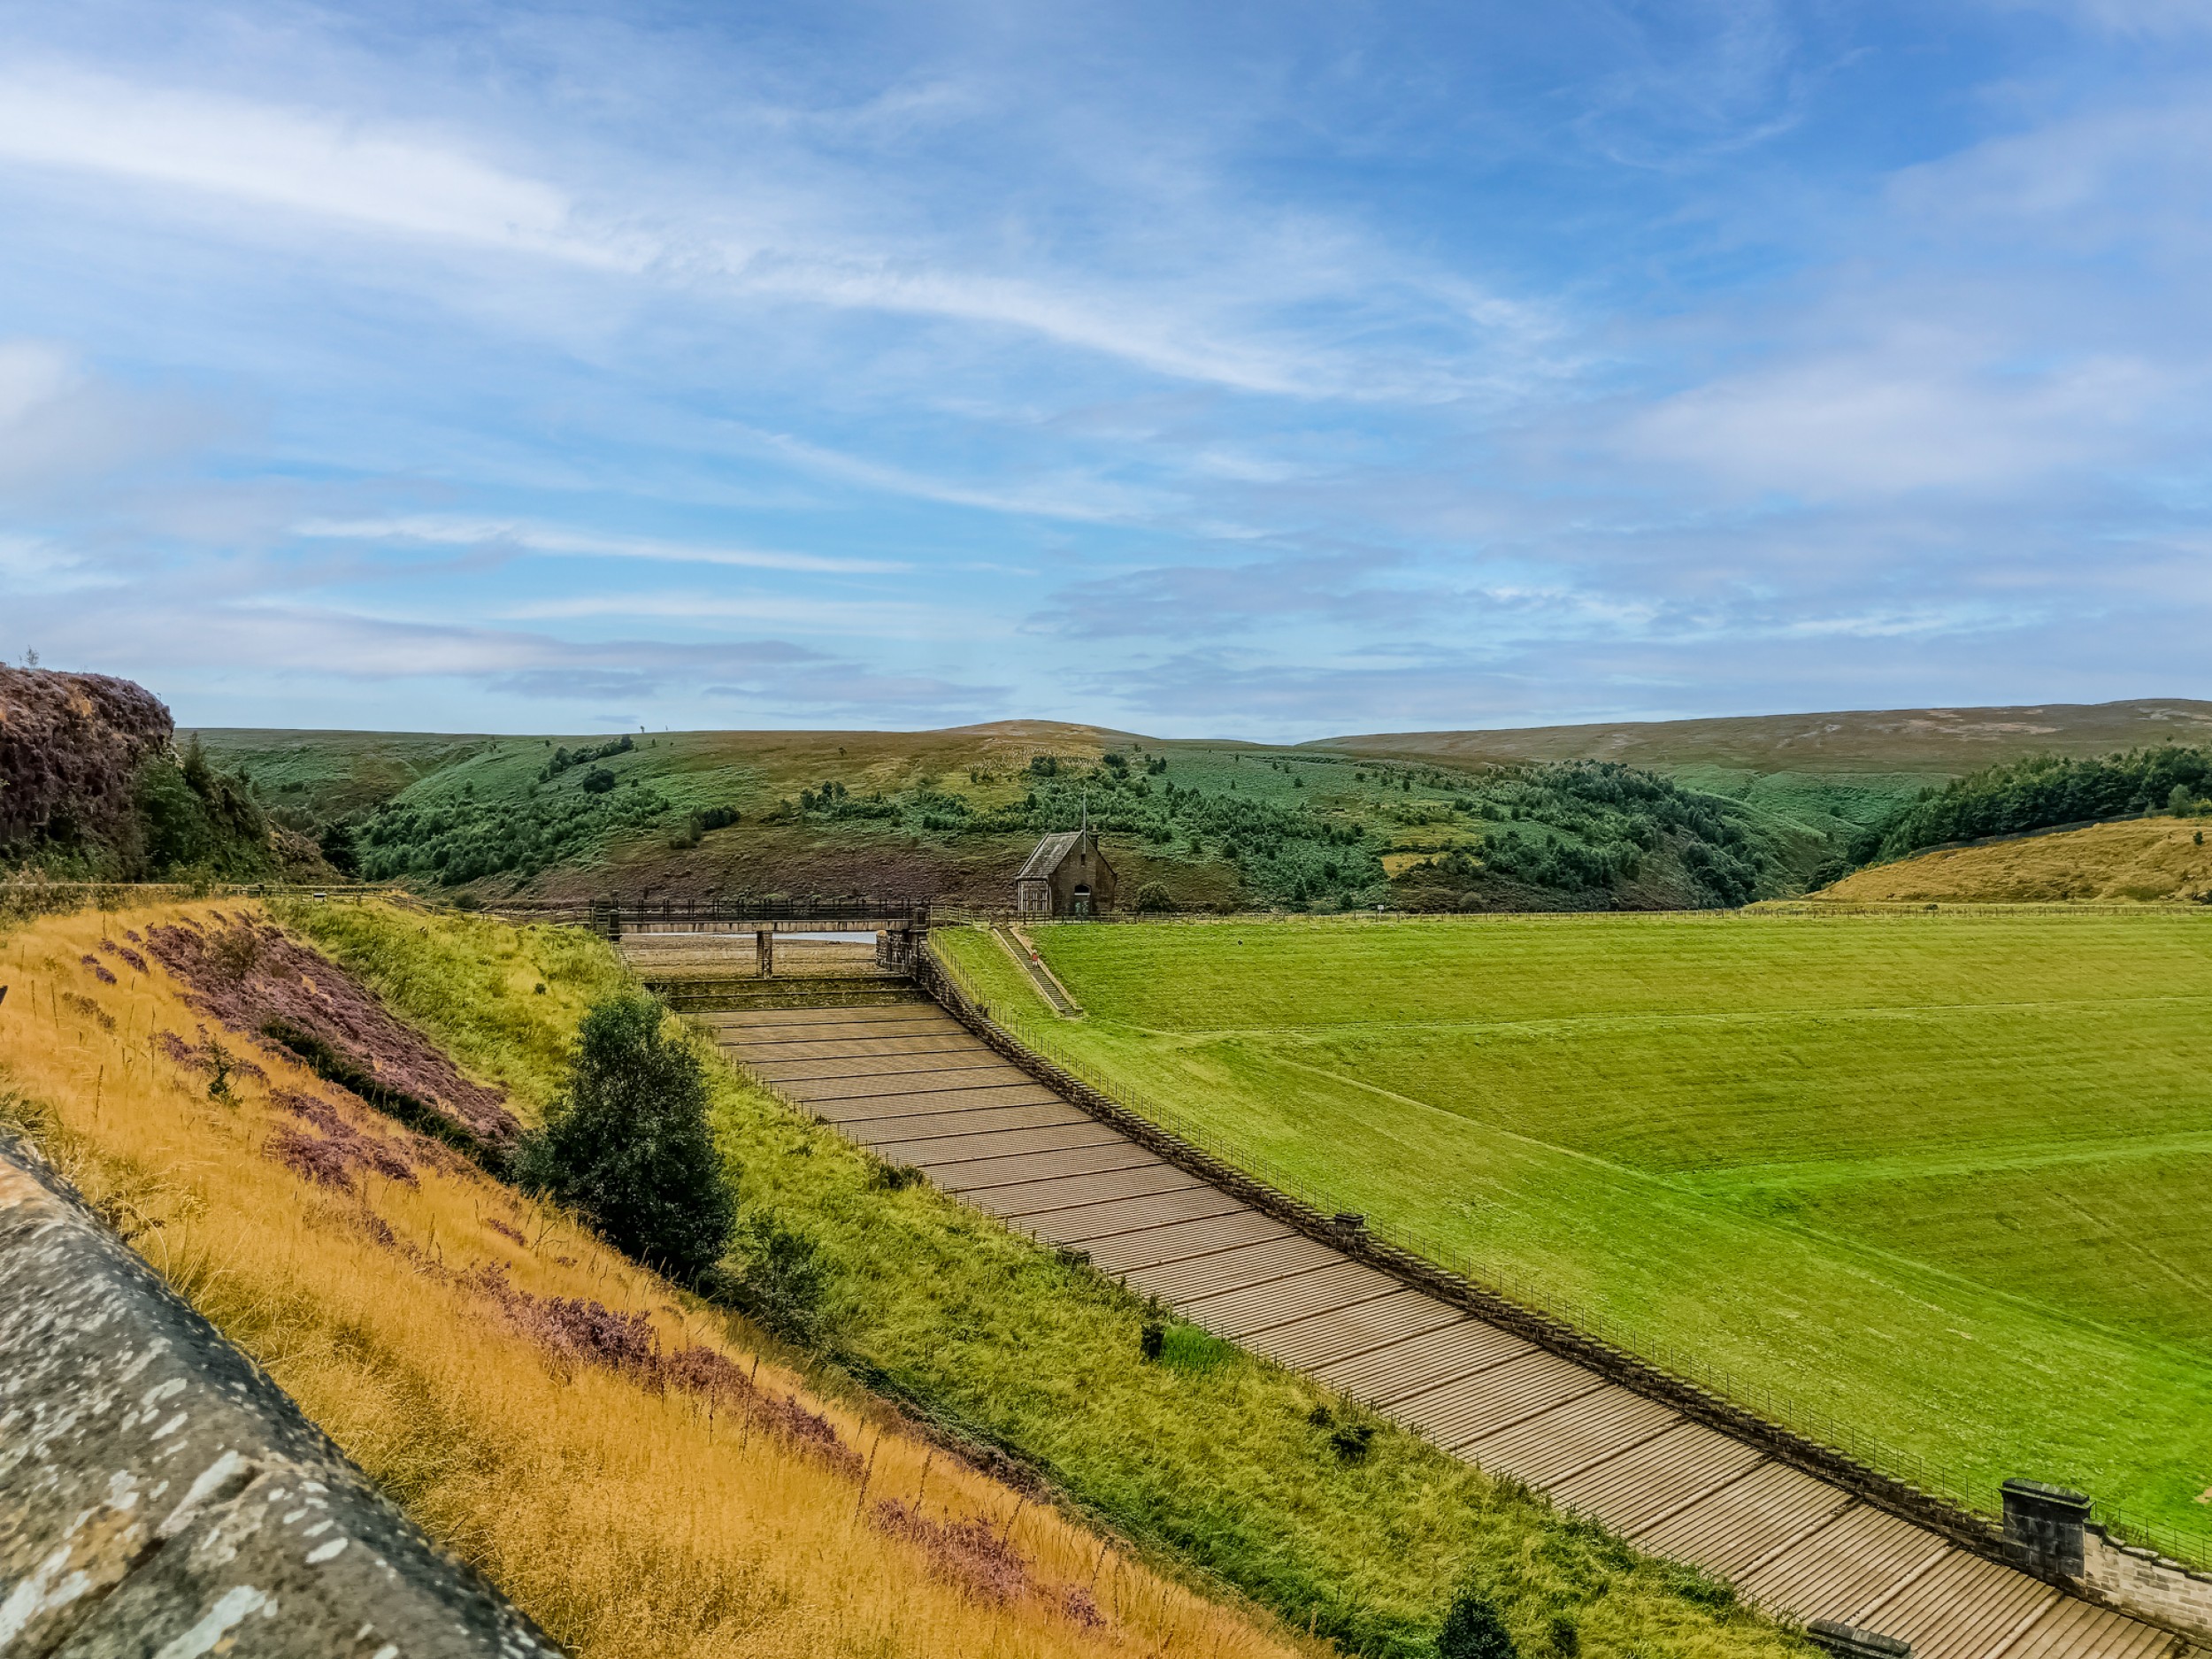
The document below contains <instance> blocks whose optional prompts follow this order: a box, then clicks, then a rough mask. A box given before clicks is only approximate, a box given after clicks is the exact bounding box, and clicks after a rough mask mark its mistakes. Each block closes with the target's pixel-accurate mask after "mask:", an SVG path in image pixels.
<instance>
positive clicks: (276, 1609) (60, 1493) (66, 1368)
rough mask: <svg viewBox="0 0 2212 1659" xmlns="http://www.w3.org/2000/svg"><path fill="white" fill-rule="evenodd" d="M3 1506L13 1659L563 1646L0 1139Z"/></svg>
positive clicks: (4, 1629)
mask: <svg viewBox="0 0 2212 1659" xmlns="http://www.w3.org/2000/svg"><path fill="white" fill-rule="evenodd" d="M0 1493H4V1494H5V1499H4V1502H0V1643H4V1644H5V1646H6V1647H7V1651H8V1653H9V1654H10V1655H11V1656H12V1659H14V1656H16V1655H28V1656H29V1659H45V1656H46V1655H54V1654H57V1653H62V1652H66V1653H77V1652H80V1651H88V1650H96V1651H100V1652H143V1653H152V1652H155V1651H156V1650H159V1651H161V1652H164V1653H193V1654H201V1653H206V1652H209V1651H211V1650H213V1649H214V1648H215V1647H217V1645H218V1644H220V1647H221V1650H222V1651H224V1652H226V1653H227V1654H230V1655H233V1659H310V1656H311V1655H312V1656H313V1659H324V1656H325V1655H348V1656H349V1659H401V1656H402V1655H404V1656H405V1659H480V1656H482V1659H491V1656H496V1659H541V1656H549V1655H557V1654H558V1653H559V1652H560V1649H559V1648H558V1647H557V1646H556V1645H555V1644H554V1643H553V1641H552V1640H550V1639H549V1638H548V1637H547V1636H546V1635H545V1634H544V1632H541V1630H539V1629H538V1628H537V1626H536V1625H535V1624H533V1623H532V1622H531V1621H530V1620H529V1619H528V1618H527V1617H525V1616H524V1615H523V1614H522V1613H521V1612H519V1611H518V1609H516V1608H515V1607H514V1606H513V1605H512V1604H511V1602H509V1601H507V1600H506V1599H505V1597H503V1596H502V1595H501V1594H499V1593H498V1592H497V1591H496V1590H495V1589H493V1588H492V1587H491V1586H488V1584H486V1583H485V1582H484V1581H483V1580H482V1579H481V1578H479V1577H478V1576H477V1575H476V1574H475V1573H474V1572H473V1571H471V1570H470V1569H469V1568H468V1567H466V1566H465V1565H463V1564H462V1563H459V1562H457V1561H456V1560H454V1559H452V1558H451V1557H450V1556H449V1555H445V1554H444V1553H443V1552H442V1551H441V1550H440V1549H438V1548H437V1547H436V1546H435V1545H434V1544H433V1543H432V1542H431V1541H430V1540H429V1539H428V1538H427V1537H426V1536H425V1535H424V1534H423V1533H422V1532H421V1531H420V1530H419V1529H418V1528H417V1527H416V1526H415V1525H413V1523H411V1521H409V1520H408V1519H407V1518H406V1517H404V1516H403V1515H401V1514H400V1512H399V1511H398V1510H397V1509H396V1508H394V1507H393V1505H392V1504H391V1503H390V1502H388V1500H387V1499H385V1498H384V1497H383V1495H382V1494H380V1493H379V1492H378V1491H377V1490H376V1488H375V1486H373V1484H372V1483H371V1482H370V1480H369V1479H368V1478H367V1476H366V1475H365V1474H364V1473H363V1472H362V1471H360V1470H359V1469H357V1467H355V1466H354V1465H353V1464H352V1463H350V1462H349V1461H348V1460H347V1458H346V1457H345V1455H344V1454H343V1453H342V1452H341V1451H340V1450H339V1449H338V1448H336V1447H335V1446H334V1445H333V1444H332V1443H331V1441H330V1440H328V1438H327V1437H326V1436H325V1435H324V1434H323V1433H322V1432H321V1431H320V1430H319V1429H318V1428H317V1427H316V1426H315V1425H313V1424H312V1423H311V1422H309V1421H308V1419H307V1417H305V1416H304V1415H303V1413H302V1412H301V1410H300V1409H299V1408H298V1406H297V1405H296V1404H295V1403H294V1402H293V1401H292V1400H291V1399H290V1398H289V1397H288V1395H286V1394H284V1392H283V1391H282V1390H281V1389H280V1388H279V1387H278V1386H276V1384H275V1383H274V1382H273V1381H272V1380H271V1379H269V1378H268V1377H267V1376H266V1375H265V1373H264V1372H263V1371H260V1369H259V1368H258V1367H257V1366H256V1365H255V1364H254V1363H252V1361H251V1360H250V1359H249V1358H248V1357H247V1356H245V1355H244V1354H243V1353H242V1352H241V1351H240V1350H238V1349H237V1348H234V1347H233V1346H232V1345H231V1344H230V1343H229V1342H228V1341H227V1340H226V1339H225V1338H224V1337H223V1336H222V1334H221V1333H219V1332H218V1331H217V1330H216V1329H215V1328H214V1326H212V1325H210V1324H209V1323H208V1322H207V1321H206V1320H205V1319H204V1318H203V1317H201V1316H200V1315H199V1314H198V1313H197V1312H196V1311H195V1310H193V1309H192V1308H191V1306H190V1305H189V1304H188V1303H187V1302H185V1301H184V1299H183V1298H182V1297H180V1296H179V1295H178V1294H176V1293H175V1292H174V1291H173V1290H172V1289H171V1288H170V1286H168V1285H167V1284H166V1283H165V1282H164V1281H163V1280H162V1279H161V1278H160V1277H159V1276H158V1275H157V1274H156V1273H155V1272H154V1271H153V1270H152V1268H150V1266H148V1265H147V1264H146V1263H144V1262H143V1261H142V1260H141V1259H140V1258H139V1257H138V1256H136V1255H134V1253H133V1252H132V1251H131V1250H130V1249H129V1248H128V1247H127V1246H126V1245H125V1244H124V1243H123V1241H122V1240H120V1239H119V1238H118V1237H116V1236H115V1234H114V1233H112V1232H111V1231H110V1230H109V1229H108V1228H107V1227H106V1226H104V1225H103V1224H102V1223H101V1222H100V1221H99V1220H98V1219H97V1217H95V1216H94V1214H93V1213H92V1212H91V1210H89V1209H88V1207H87V1206H86V1205H85V1203H84V1201H83V1199H82V1198H81V1196H80V1195H79V1194H77V1192H76V1191H75V1189H74V1188H73V1187H72V1186H71V1185H70V1184H69V1183H68V1182H67V1181H66V1180H65V1179H63V1178H62V1177H61V1176H60V1175H59V1174H58V1172H56V1171H54V1170H53V1169H52V1168H51V1166H50V1165H49V1164H47V1163H46V1162H45V1160H44V1159H43V1158H42V1156H40V1155H39V1154H38V1152H37V1150H36V1148H34V1147H32V1146H31V1145H29V1144H28V1143H27V1142H26V1141H22V1140H20V1139H19V1138H18V1137H16V1136H14V1135H12V1134H10V1133H7V1132H5V1131H0Z"/></svg>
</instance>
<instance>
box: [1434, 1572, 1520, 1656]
mask: <svg viewBox="0 0 2212 1659" xmlns="http://www.w3.org/2000/svg"><path fill="white" fill-rule="evenodd" d="M1436 1659H1514V1648H1513V1637H1512V1634H1511V1632H1509V1631H1508V1630H1507V1629H1506V1627H1505V1621H1504V1620H1503V1619H1502V1618H1500V1617H1498V1609H1496V1608H1494V1607H1493V1606H1491V1605H1490V1602H1489V1601H1488V1599H1487V1598H1486V1597H1485V1596H1484V1595H1483V1594H1481V1593H1480V1592H1479V1591H1477V1590H1473V1589H1466V1590H1462V1591H1461V1592H1460V1593H1459V1594H1458V1596H1457V1598H1456V1599H1455V1600H1454V1601H1453V1602H1452V1606H1451V1611H1449V1612H1448V1613H1447V1614H1445V1615H1444V1628H1443V1629H1442V1630H1440V1631H1439V1632H1437V1637H1436Z"/></svg>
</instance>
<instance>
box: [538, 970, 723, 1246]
mask: <svg viewBox="0 0 2212 1659" xmlns="http://www.w3.org/2000/svg"><path fill="white" fill-rule="evenodd" d="M667 1013H668V1010H666V1009H665V1008H664V1007H663V1006H662V1005H661V1003H660V1001H659V999H657V998H656V997H651V996H646V995H641V994H638V993H634V992H628V993H624V994H621V995H616V996H613V997H611V998H609V999H608V1000H607V1001H605V1002H600V1003H597V1004H595V1006H594V1007H593V1008H592V1010H590V1012H588V1013H587V1014H586V1015H585V1016H584V1020H583V1025H582V1026H581V1027H580V1029H579V1031H578V1033H577V1043H576V1056H575V1059H574V1061H573V1062H572V1065H571V1067H570V1071H569V1079H568V1087H567V1089H566V1090H565V1092H564V1093H563V1094H562V1095H561V1097H560V1098H559V1099H558V1100H557V1101H555V1102H553V1105H552V1107H551V1109H550V1110H549V1111H548V1112H547V1113H546V1121H545V1127H544V1128H543V1129H542V1130H541V1131H540V1132H539V1133H537V1134H536V1135H534V1136H533V1137H532V1138H531V1139H530V1141H528V1142H527V1143H526V1145H525V1147H524V1148H523V1152H522V1156H521V1158H520V1160H519V1163H518V1174H519V1176H520V1177H521V1179H523V1181H524V1183H525V1184H526V1185H528V1186H531V1187H538V1188H541V1189H542V1190H543V1191H545V1192H546V1193H548V1194H550V1195H551V1196H553V1197H554V1198H557V1199H558V1200H560V1201H561V1202H564V1203H568V1204H572V1205H573V1206H575V1208H576V1209H578V1210H580V1211H582V1212H583V1213H584V1214H585V1215H586V1216H588V1217H590V1219H591V1222H592V1225H594V1226H595V1227H597V1228H598V1229H599V1231H600V1233H603V1235H604V1236H605V1237H606V1239H607V1240H608V1242H609V1243H611V1244H612V1245H614V1246H615V1248H618V1249H619V1250H621V1251H623V1252H624V1253H625V1254H626V1255H628V1256H634V1257H636V1258H637V1259H638V1260H639V1261H641V1262H644V1263H647V1264H649V1265H650V1266H652V1267H656V1268H658V1269H660V1270H661V1271H664V1272H666V1273H668V1274H670V1275H671V1276H672V1277H674V1278H677V1279H685V1280H691V1279H696V1278H697V1277H698V1276H699V1275H700V1274H701V1273H702V1272H703V1271H705V1270H706V1269H708V1268H709V1267H711V1266H712V1265H713V1264H714V1263H715V1262H716V1261H717V1260H718V1259H719V1258H720V1256H721V1255H722V1252H723V1250H724V1249H725V1248H727V1247H728V1245H729V1242H730V1236H731V1233H733V1231H734V1229H735V1226H736V1222H737V1206H736V1202H735V1200H734V1199H733V1196H732V1194H731V1191H730V1187H729V1184H728V1182H727V1180H726V1179H725V1177H724V1174H723V1171H722V1165H721V1160H720V1158H719V1157H718V1155H717V1154H716V1151H715V1148H714V1141H713V1137H712V1135H711V1133H710V1132H709V1130H708V1127H707V1101H708V1088H707V1080H706V1076H705V1073H704V1071H703V1068H702V1066H701V1064H700V1062H699V1057H698V1056H697V1055H695V1054H694V1053H693V1052H692V1050H691V1048H690V1047H689V1046H688V1045H687V1043H685V1042H684V1041H682V1040H681V1039H680V1038H677V1039H673V1040H672V1039H671V1037H670V1036H669V1035H668V1033H666V1032H665V1031H664V1029H663V1027H664V1024H665V1022H666V1019H667Z"/></svg>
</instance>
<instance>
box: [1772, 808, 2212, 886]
mask: <svg viewBox="0 0 2212 1659" xmlns="http://www.w3.org/2000/svg"><path fill="white" fill-rule="evenodd" d="M2207 827H2208V826H2207V824H2206V821H2205V820H2204V819H2203V818H2173V817H2166V816H2162V817H2158V818H2128V819H2124V820H2122V821H2121V822H2119V823H2115V824H2095V825H2092V826H2089V827H2087V828H2085V829H2073V830H2054V831H2049V832H2047V833H2035V834H2028V835H2020V836H2014V837H2011V838H2009V839H2007V840H2002V841H1989V842H1985V843H1982V844H1978V845H1975V846H1970V847H1957V848H1950V849H1945V850H1943V851H1940V852H1931V853H1923V854H1921V855H1920V856H1918V857H1916V858H1904V859H1900V860H1898V861H1897V862H1895V863H1893V864H1875V865H1872V866H1871V867H1870V868H1868V869H1865V870H1862V871H1859V872H1856V873H1855V874H1854V875H1849V876H1847V877H1845V878H1844V879H1842V880H1840V881H1839V882H1836V883H1835V884H1834V885H1832V886H1831V887H1826V888H1824V889H1823V890H1822V891H1821V892H1820V893H1818V894H1817V895H1814V896H1815V897H1816V898H1818V899H1820V900H1824V901H1826V900H1833V901H1839V902H1855V903H1884V902H1931V903H1935V902H1943V903H1984V904H2023V903H2038V904H2040V903H2052V902H2065V901H2085V900H2099V901H2107V902H2144V901H2155V900H2183V899H2185V900H2189V901H2193V902H2198V903H2203V902H2208V896H2212V847H2208V846H2206V845H2205V830H2206V828H2207Z"/></svg>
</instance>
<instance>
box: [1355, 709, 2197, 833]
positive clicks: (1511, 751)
mask: <svg viewBox="0 0 2212 1659" xmlns="http://www.w3.org/2000/svg"><path fill="white" fill-rule="evenodd" d="M2208 737H2212V703H2202V702H2196V701H2193V700H2191V699H2188V698H2165V699H2139V700H2136V701H2131V702H2124V703H2043V704H2036V705H2032V706H2021V707H2013V708H1987V709H1890V710H1859V711H1845V712H1838V713H1829V714H1776V715H1748V716H1743V717H1740V718H1726V719H1712V720H1649V721H1620V722H1613V723H1608V724H1602V725H1591V726H1530V727H1525V728H1523V729H1520V730H1516V731H1502V732H1397V733H1374V734H1371V735H1368V736H1364V737H1343V738H1331V739H1328V740H1326V741H1325V742H1323V743H1321V744H1318V745H1314V746H1313V747H1318V748H1325V749H1333V750H1337V751H1339V752H1342V753H1346V754H1355V755H1373V756H1379V757H1389V758H1392V759H1397V760H1406V761H1417V760H1426V761H1432V762H1437V763H1440V764H1453V765H1480V764H1501V765H1503V764H1515V763H1521V762H1528V761H1559V760H1609V761H1617V762H1619V763H1621V764H1624V765H1629V766H1637V767H1642V768H1645V769H1647V770H1649V771H1652V772H1662V773H1664V774H1665V775H1667V776H1668V777H1671V778H1673V779H1675V780H1677V781H1678V782H1680V783H1682V784H1685V785H1686V786H1688V787H1692V788H1696V789H1701V790H1706V791H1708V792H1709V793H1712V794H1715V795H1727V796H1730V797H1732V798H1733V799H1736V800H1740V801H1742V802H1744V803H1747V805H1751V806H1755V807H1757V808H1760V809H1763V810H1767V811H1770V812H1771V813H1774V814H1776V815H1778V816H1780V817H1783V818H1788V819H1791V820H1793V821H1794V822H1796V823H1799V824H1801V825H1803V826H1806V827H1808V828H1809V829H1813V830H1816V831H1817V832H1819V833H1822V834H1824V835H1828V836H1831V837H1834V838H1838V839H1839V840H1840V841H1848V840H1849V839H1850V838H1851V837H1852V835H1853V834H1854V833H1855V832H1857V831H1862V830H1864V829H1867V828H1869V827H1870V826H1874V825H1876V824H1878V823H1879V822H1881V821H1882V820H1883V819H1885V818H1888V817H1889V816H1890V815H1892V814H1893V813H1894V812H1896V811H1898V810H1900V809H1901V808H1902V807H1904V806H1905V805H1907V804H1908V803H1910V802H1911V801H1912V799H1913V798H1914V797H1915V796H1916V795H1918V794H1919V793H1920V792H1921V791H1922V790H1923V789H1924V788H1926V787H1928V786H1930V785H1931V784H1939V783H1941V782H1943V781H1944V780H1947V779H1950V778H1955V777H1959V776H1962V775H1963V774H1965V773H1967V772H1974V771H1977V770H1978V769H1980V768H1982V767H1985V766H1987V765H1990V764H1993V763H1995V762H2000V761H2006V760H2013V759H2017V758H2020V757H2025V756H2029V755H2059V756H2066V757H2087V756H2092V755H2101V754H2105V753H2108V752H2110V751H2112V750H2115V749H2132V748H2137V747H2139V746H2154V745H2161V744H2166V743H2199V742H2202V741H2205V740H2206V739H2207V738H2208Z"/></svg>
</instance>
